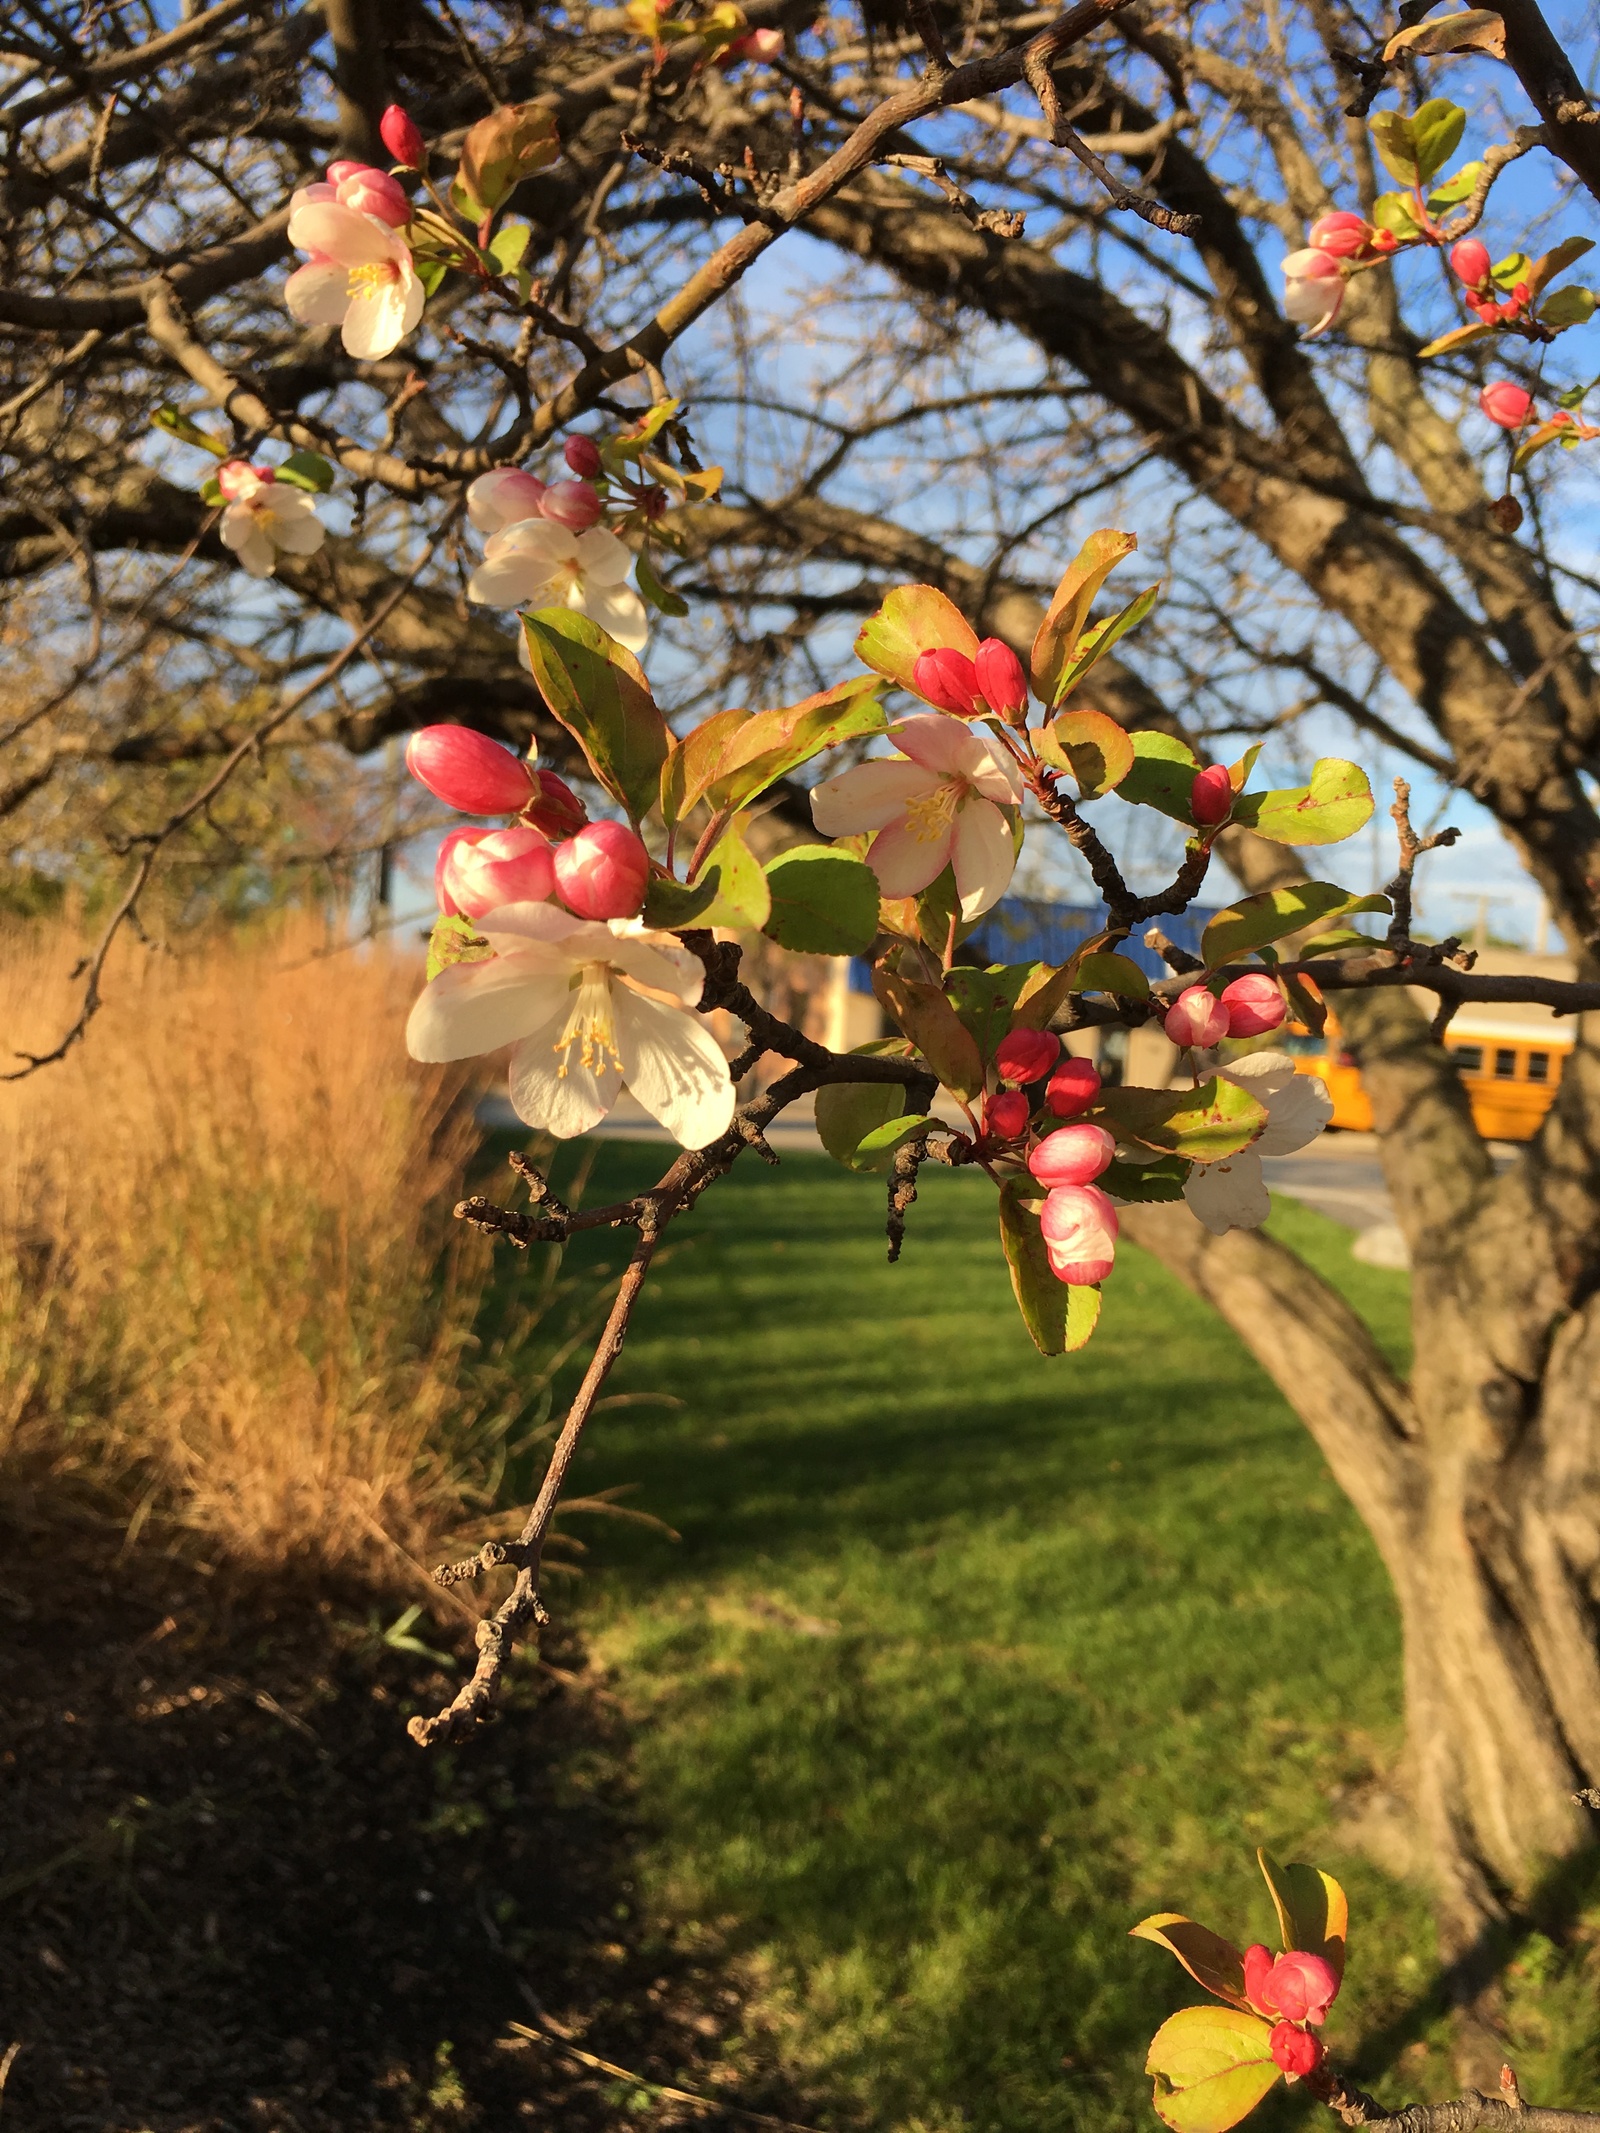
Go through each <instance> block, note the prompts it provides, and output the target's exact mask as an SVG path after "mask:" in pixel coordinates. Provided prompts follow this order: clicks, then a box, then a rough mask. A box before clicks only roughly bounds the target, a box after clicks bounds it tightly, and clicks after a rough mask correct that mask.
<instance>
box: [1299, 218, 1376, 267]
mask: <svg viewBox="0 0 1600 2133" xmlns="http://www.w3.org/2000/svg"><path fill="white" fill-rule="evenodd" d="M1371 242H1372V228H1371V225H1370V224H1369V223H1368V222H1367V220H1366V219H1365V217H1364V216H1361V215H1353V214H1351V212H1350V210H1349V209H1348V208H1344V207H1341V208H1336V209H1335V210H1334V212H1333V213H1332V214H1331V215H1322V216H1319V217H1318V219H1317V220H1316V221H1315V222H1313V223H1312V225H1311V227H1310V229H1309V230H1308V231H1307V232H1306V243H1307V244H1308V245H1309V246H1310V247H1311V248H1312V250H1313V251H1317V252H1331V253H1332V255H1333V257H1334V258H1335V259H1357V258H1359V257H1360V255H1361V254H1362V253H1363V252H1364V251H1365V250H1366V249H1367V246H1368V245H1369V244H1370V243H1371Z"/></svg>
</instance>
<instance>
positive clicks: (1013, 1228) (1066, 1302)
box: [1000, 1178, 1100, 1355]
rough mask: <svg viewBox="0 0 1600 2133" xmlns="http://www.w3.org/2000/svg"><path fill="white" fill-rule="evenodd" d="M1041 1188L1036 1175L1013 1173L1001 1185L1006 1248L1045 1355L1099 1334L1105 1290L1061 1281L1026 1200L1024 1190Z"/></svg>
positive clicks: (1014, 1284) (1033, 1192)
mask: <svg viewBox="0 0 1600 2133" xmlns="http://www.w3.org/2000/svg"><path fill="white" fill-rule="evenodd" d="M1038 1192H1039V1187H1038V1186H1037V1185H1035V1184H1034V1183H1033V1181H1032V1179H1029V1180H1028V1181H1027V1182H1026V1183H1024V1182H1023V1180H1022V1179H1020V1178H1011V1179H1008V1180H1007V1182H1006V1183H1005V1184H1004V1185H1003V1186H1002V1187H1001V1188H1000V1248H1001V1250H1002V1251H1003V1252H1004V1253H1005V1255H1006V1265H1007V1267H1008V1268H1009V1269H1010V1272H1011V1288H1012V1292H1013V1294H1014V1295H1015V1296H1016V1299H1017V1309H1018V1310H1019V1311H1020V1312H1021V1313H1022V1323H1023V1324H1024V1325H1025V1326H1026V1327H1027V1329H1028V1333H1029V1335H1030V1337H1031V1339H1032V1341H1033V1345H1034V1346H1035V1347H1036V1348H1037V1349H1038V1351H1039V1353H1040V1354H1041V1355H1068V1354H1070V1353H1071V1352H1072V1351H1073V1350H1074V1349H1077V1348H1081V1347H1082V1346H1083V1345H1084V1343H1085V1341H1087V1340H1088V1338H1089V1336H1090V1334H1091V1333H1093V1331H1094V1329H1095V1326H1096V1324H1097V1323H1098V1321H1099V1317H1100V1291H1099V1288H1098V1287H1094V1288H1090V1287H1088V1286H1086V1285H1082V1284H1079V1283H1075V1282H1065V1281H1058V1280H1057V1279H1056V1277H1055V1275H1054V1274H1053V1273H1052V1272H1051V1271H1050V1259H1049V1255H1048V1254H1047V1252H1046V1251H1045V1244H1044V1236H1043V1234H1042V1232H1041V1231H1040V1228H1039V1217H1038V1216H1037V1214H1035V1213H1034V1211H1033V1209H1032V1208H1031V1207H1028V1206H1026V1205H1024V1195H1028V1196H1030V1197H1033V1196H1037V1194H1038Z"/></svg>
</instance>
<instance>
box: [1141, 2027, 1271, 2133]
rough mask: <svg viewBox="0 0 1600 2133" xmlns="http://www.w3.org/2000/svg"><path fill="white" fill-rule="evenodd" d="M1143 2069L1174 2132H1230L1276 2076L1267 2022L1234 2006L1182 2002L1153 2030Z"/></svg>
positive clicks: (1158, 2111) (1160, 2111) (1158, 2109)
mask: <svg viewBox="0 0 1600 2133" xmlns="http://www.w3.org/2000/svg"><path fill="white" fill-rule="evenodd" d="M1144 2070H1145V2072H1146V2073H1147V2074H1153V2075H1154V2076H1155V2084H1156V2091H1155V2106H1156V2114H1157V2116H1158V2117H1160V2118H1161V2119H1163V2120H1164V2121H1165V2122H1166V2124H1168V2125H1169V2126H1171V2127H1172V2128H1173V2129H1174V2133H1228V2128H1229V2127H1230V2126H1236V2125H1237V2124H1238V2123H1239V2121H1240V2119H1241V2118H1248V2117H1249V2115H1250V2113H1251V2112H1252V2111H1253V2110H1254V2109H1255V2107H1256V2105H1257V2104H1258V2103H1259V2102H1260V2101H1261V2099H1262V2097H1263V2096H1265V2095H1266V2093H1267V2091H1268V2090H1269V2089H1270V2088H1271V2087H1272V2085H1273V2083H1274V2082H1275V2081H1276V2080H1277V2079H1278V2072H1279V2070H1278V2067H1277V2066H1276V2064H1275V2063H1274V2061H1273V2057H1272V2027H1271V2024H1270V2023H1267V2022H1263V2021H1262V2019H1261V2017H1260V2016H1259V2015H1254V2014H1247V2013H1245V2012H1244V2011H1243V2010H1242V2009H1240V2008H1237V2007H1180V2008H1179V2010H1178V2012H1177V2013H1176V2014H1175V2015H1171V2016H1169V2017H1168V2018H1167V2020H1166V2021H1165V2022H1163V2023H1162V2025H1161V2027H1160V2028H1159V2029H1158V2030H1157V2031H1156V2033H1155V2036H1154V2038H1153V2039H1152V2040H1151V2044H1150V2056H1149V2058H1148V2059H1146V2061H1145V2068H1144Z"/></svg>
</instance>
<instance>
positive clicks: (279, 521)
mask: <svg viewBox="0 0 1600 2133" xmlns="http://www.w3.org/2000/svg"><path fill="white" fill-rule="evenodd" d="M289 497H293V498H294V502H293V504H292V505H291V504H289V503H288V498H289ZM265 521H266V532H267V535H268V537H269V538H270V539H271V541H272V542H273V544H274V546H276V547H278V548H281V549H282V550H283V552H284V554H285V555H315V554H316V552H317V550H318V549H319V548H320V547H321V546H322V544H323V542H324V541H325V540H326V539H327V537H328V529H327V527H326V526H325V525H324V524H323V523H322V521H321V519H320V518H318V516H317V513H316V508H315V506H314V505H313V504H312V501H311V499H310V497H309V496H301V495H297V494H296V492H295V491H294V490H293V489H291V490H289V491H288V492H287V494H286V496H285V497H283V498H279V497H274V498H273V501H272V505H271V507H270V509H269V510H268V511H267V512H266V514H265Z"/></svg>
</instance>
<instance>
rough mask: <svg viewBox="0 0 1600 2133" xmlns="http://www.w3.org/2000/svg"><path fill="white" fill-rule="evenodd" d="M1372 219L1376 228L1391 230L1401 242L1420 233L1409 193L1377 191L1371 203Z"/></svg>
mask: <svg viewBox="0 0 1600 2133" xmlns="http://www.w3.org/2000/svg"><path fill="white" fill-rule="evenodd" d="M1372 220H1373V225H1374V227H1375V228H1377V229H1380V230H1393V232H1394V234H1395V235H1396V236H1397V237H1398V238H1399V239H1400V240H1401V242H1402V243H1404V242H1406V241H1407V240H1408V239H1409V238H1412V237H1417V236H1420V235H1421V233H1422V224H1421V223H1420V222H1419V221H1418V219H1417V210H1416V206H1415V204H1414V203H1413V201H1412V199H1411V196H1410V194H1409V193H1379V195H1378V197H1377V199H1376V200H1374V201H1373V203H1372Z"/></svg>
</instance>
